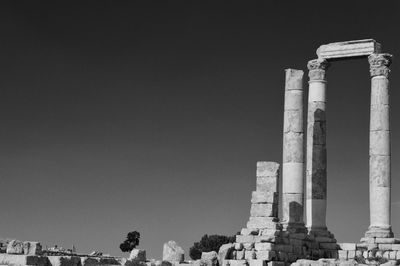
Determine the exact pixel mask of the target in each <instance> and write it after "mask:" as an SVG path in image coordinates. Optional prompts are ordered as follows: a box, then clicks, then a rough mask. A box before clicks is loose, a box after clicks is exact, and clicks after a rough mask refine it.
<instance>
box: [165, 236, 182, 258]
mask: <svg viewBox="0 0 400 266" xmlns="http://www.w3.org/2000/svg"><path fill="white" fill-rule="evenodd" d="M184 260H185V251H184V250H183V248H181V247H180V246H178V244H177V243H176V242H175V241H173V240H171V241H168V242H167V243H165V244H164V246H163V261H177V262H182V261H184Z"/></svg>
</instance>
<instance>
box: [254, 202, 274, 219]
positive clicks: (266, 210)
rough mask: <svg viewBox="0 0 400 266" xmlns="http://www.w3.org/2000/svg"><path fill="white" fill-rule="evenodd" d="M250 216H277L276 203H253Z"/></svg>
mask: <svg viewBox="0 0 400 266" xmlns="http://www.w3.org/2000/svg"><path fill="white" fill-rule="evenodd" d="M250 216H253V217H277V216H278V204H274V203H255V204H254V203H253V204H251V208H250Z"/></svg>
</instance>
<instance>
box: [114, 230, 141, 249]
mask: <svg viewBox="0 0 400 266" xmlns="http://www.w3.org/2000/svg"><path fill="white" fill-rule="evenodd" d="M139 239H140V233H139V232H138V231H133V232H129V233H128V235H127V236H126V239H125V241H124V242H122V243H121V244H120V245H119V248H120V249H121V251H122V252H131V251H132V250H133V249H134V248H135V247H137V246H138V245H139Z"/></svg>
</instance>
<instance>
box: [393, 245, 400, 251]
mask: <svg viewBox="0 0 400 266" xmlns="http://www.w3.org/2000/svg"><path fill="white" fill-rule="evenodd" d="M392 250H400V244H392Z"/></svg>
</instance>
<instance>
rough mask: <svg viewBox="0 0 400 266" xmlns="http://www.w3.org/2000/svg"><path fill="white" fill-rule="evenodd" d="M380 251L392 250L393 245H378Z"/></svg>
mask: <svg viewBox="0 0 400 266" xmlns="http://www.w3.org/2000/svg"><path fill="white" fill-rule="evenodd" d="M378 249H380V250H382V251H386V250H392V244H378Z"/></svg>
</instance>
